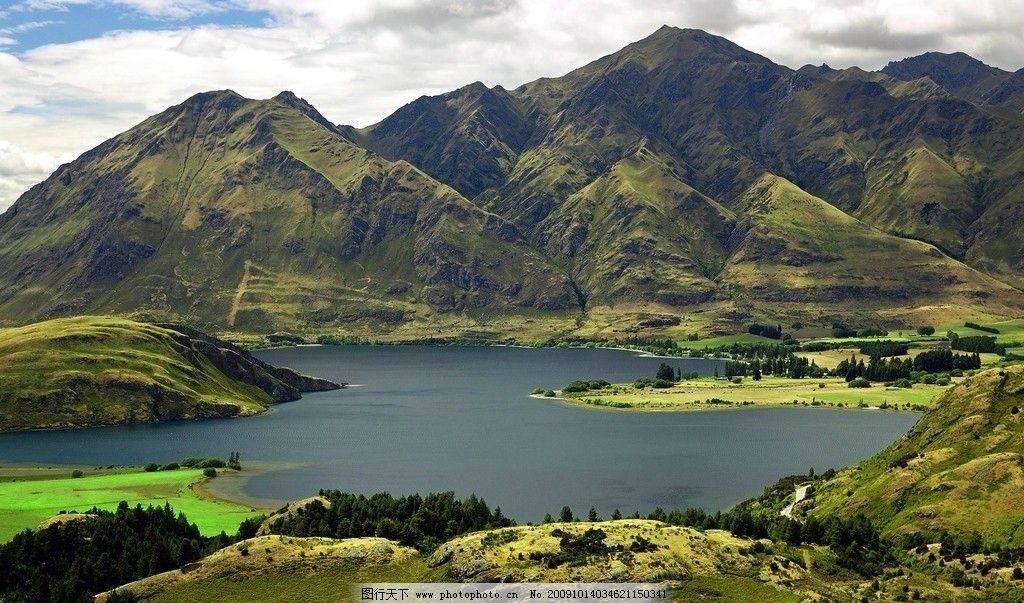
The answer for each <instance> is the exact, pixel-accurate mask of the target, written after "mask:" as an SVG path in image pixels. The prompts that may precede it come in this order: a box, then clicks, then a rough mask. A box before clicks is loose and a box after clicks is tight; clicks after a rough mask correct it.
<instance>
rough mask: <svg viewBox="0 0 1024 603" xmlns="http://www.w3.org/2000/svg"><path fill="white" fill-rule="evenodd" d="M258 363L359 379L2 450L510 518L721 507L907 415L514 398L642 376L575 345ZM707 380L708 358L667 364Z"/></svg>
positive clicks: (6, 445) (356, 353) (650, 368)
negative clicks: (384, 497)
mask: <svg viewBox="0 0 1024 603" xmlns="http://www.w3.org/2000/svg"><path fill="white" fill-rule="evenodd" d="M259 356H260V357H262V358H263V359H265V360H266V361H268V362H270V363H273V364H277V365H283V366H290V367H292V368H295V369H297V370H299V371H302V372H304V373H307V374H311V375H317V376H321V377H327V378H330V379H335V380H338V381H347V382H350V383H353V384H360V386H359V387H351V388H348V389H345V390H341V391H336V392H327V393H320V394H307V395H306V396H305V397H304V398H303V399H302V400H300V401H297V402H290V403H288V404H282V405H280V406H277V407H275V408H274V410H273V411H272V412H270V413H268V414H266V415H262V416H258V417H249V418H242V419H224V420H213V421H204V422H194V423H193V422H185V423H170V424H158V425H132V426H120V427H103V428H95V429H82V430H74V431H62V432H31V433H13V434H0V459H3V460H6V461H25V462H42V463H75V464H86V465H110V464H129V463H145V462H151V461H155V462H169V461H172V460H178V459H180V458H182V457H184V456H203V455H217V456H222V457H227V455H228V453H229V452H230V451H233V450H238V451H240V452H241V453H242V460H243V463H244V461H247V460H264V461H284V462H290V463H295V464H296V465H297V466H294V467H290V468H287V469H283V470H279V471H272V472H269V473H265V474H262V475H258V476H255V477H253V479H252V480H251V481H250V482H249V483H248V485H247V486H246V493H247V494H249V495H251V496H254V497H263V498H275V499H295V498H300V497H303V496H306V495H309V494H311V493H313V492H315V491H316V490H318V489H320V488H338V489H341V490H348V491H354V492H365V493H372V492H377V491H381V490H388V491H390V492H392V493H394V494H404V493H411V492H417V491H418V492H422V493H426V492H430V491H439V490H455V491H456V492H457V493H458V494H459V495H468V494H470V493H473V492H475V493H477V494H479V495H481V496H483V497H484V498H485V499H486V500H487V501H488V502H489V503H490V504H492V505H494V504H498V505H500V506H501V507H502V509H503V510H504V511H505V513H506V515H509V516H512V517H515V518H517V519H518V520H520V521H536V520H539V519H540V518H541V517H542V516H543V515H544V513H547V512H550V513H552V514H557V512H558V510H559V509H560V508H561V507H562V505H565V504H568V505H570V506H572V507H573V509H574V510H576V511H577V512H578V513H583V512H586V510H587V509H589V508H590V507H591V506H592V505H593V506H595V507H597V509H598V511H599V512H601V513H602V514H603V515H607V514H609V513H610V512H611V510H612V509H614V508H620V509H622V511H623V512H625V513H630V512H632V511H634V510H639V511H641V512H647V511H650V510H652V509H653V508H654V507H658V506H661V507H665V508H669V507H683V506H702V507H705V508H707V509H710V510H714V509H723V508H726V507H729V506H730V505H732V504H735V503H736V502H739V501H740V500H743V499H745V498H749V497H751V496H754V495H757V494H759V493H760V492H761V490H762V489H763V488H764V487H765V486H766V485H768V484H771V483H773V482H774V481H775V480H776V479H777V478H779V477H781V476H783V475H788V474H793V473H798V472H800V473H802V472H806V471H807V469H808V468H810V467H814V468H815V469H816V470H817V471H819V472H820V471H823V470H825V469H827V468H829V467H836V468H839V467H842V466H844V465H848V464H850V463H853V462H856V461H858V460H861V459H863V458H866V457H868V456H871V455H872V454H874V453H875V452H877V451H878V450H880V449H881V448H883V447H885V446H886V445H887V444H889V443H890V442H892V441H894V440H895V439H896V438H898V437H899V436H900V435H901V434H903V433H904V432H905V431H906V430H907V429H908V428H909V427H910V426H911V424H913V422H914V421H915V420H916V419H917V415H915V414H896V413H885V412H872V411H852V410H851V411H839V410H827V409H820V408H774V409H760V410H732V411H712V412H655V413H652V412H646V413H644V412H629V411H614V410H597V409H587V408H576V407H570V406H567V405H564V404H562V403H559V402H557V401H551V400H541V399H536V398H531V397H529V396H528V393H529V392H530V390H532V389H533V388H534V387H550V388H557V387H559V386H561V385H564V384H565V383H566V382H568V381H570V380H572V379H576V378H603V379H607V380H609V381H631V380H633V379H635V378H636V377H639V376H653V374H654V371H655V369H656V368H657V366H658V364H659V363H660V362H662V360H661V359H658V358H647V357H640V356H636V355H634V354H631V353H628V352H621V351H613V350H586V349H521V348H502V347H427V346H381V347H374V346H351V347H348V346H341V347H299V348H286V349H279V350H269V351H265V352H260V353H259ZM669 363H670V364H672V365H673V366H679V367H680V368H681V369H682V370H683V372H688V371H697V372H700V373H702V374H711V373H712V372H713V371H714V368H715V366H717V364H716V363H717V361H712V360H670V361H669Z"/></svg>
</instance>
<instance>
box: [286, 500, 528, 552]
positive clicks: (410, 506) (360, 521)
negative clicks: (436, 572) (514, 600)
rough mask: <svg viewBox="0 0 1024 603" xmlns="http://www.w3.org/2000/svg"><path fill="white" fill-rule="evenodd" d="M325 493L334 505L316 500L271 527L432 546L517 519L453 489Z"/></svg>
mask: <svg viewBox="0 0 1024 603" xmlns="http://www.w3.org/2000/svg"><path fill="white" fill-rule="evenodd" d="M320 495H321V496H323V497H325V498H327V500H329V501H330V503H331V506H330V508H328V507H326V506H325V505H323V504H321V503H320V502H319V501H316V502H313V503H312V504H310V505H308V506H307V507H306V508H305V510H304V511H303V512H302V513H301V514H296V515H294V516H291V517H287V518H284V519H281V520H278V521H277V522H276V523H274V524H273V525H272V526H271V531H272V532H273V533H275V534H284V535H288V536H326V537H330V538H354V537H359V536H380V537H382V538H390V539H392V540H397V541H398V542H400V543H402V544H404V545H406V546H413V547H416V548H417V549H419V550H421V551H427V552H430V551H433V550H434V549H435V548H437V547H438V546H439V545H440V544H441V543H442V542H444V541H446V540H449V539H451V538H454V537H455V536H458V535H459V534H465V533H467V532H475V531H477V530H484V529H490V528H502V527H506V526H511V525H514V522H513V521H512V520H510V519H508V518H507V517H505V516H504V515H502V513H501V508H500V507H496V508H495V509H494V511H491V509H490V507H488V506H487V503H486V502H484V500H483V499H481V498H478V497H477V496H475V495H471V496H470V497H469V498H467V499H465V500H458V499H457V498H455V494H454V493H453V492H442V493H439V494H428V495H427V496H420V495H419V494H413V495H410V496H401V497H398V498H395V497H393V496H391V495H390V494H387V493H381V494H374V495H373V496H371V497H369V498H367V497H366V496H363V495H362V494H350V493H347V492H339V491H338V490H321V491H320Z"/></svg>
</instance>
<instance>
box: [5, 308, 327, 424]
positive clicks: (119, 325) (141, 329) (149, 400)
mask: <svg viewBox="0 0 1024 603" xmlns="http://www.w3.org/2000/svg"><path fill="white" fill-rule="evenodd" d="M337 387H338V385H337V384H334V383H331V382H329V381H325V380H322V379H314V378H310V377H304V376H302V375H299V374H298V373H295V372H294V371H291V370H290V369H280V368H276V367H272V366H270V365H268V364H266V363H264V362H262V361H260V360H258V359H257V358H255V357H253V356H252V355H251V354H249V353H247V352H245V351H244V350H241V349H239V348H237V347H235V346H233V345H231V344H229V343H226V342H222V341H219V340H217V339H214V338H212V337H208V336H206V335H203V334H202V333H199V332H197V331H194V330H192V329H187V328H185V327H176V326H173V325H163V326H158V325H153V324H146V323H139V322H135V321H131V320H126V319H120V318H111V317H100V316H86V317H79V318H65V319H56V320H51V321H46V322H41V323H36V324H32V325H29V326H25V327H17V328H8V329H0V430H14V429H32V428H54V427H81V426H87V425H107V424H118V423H147V422H153V421H168V420H175V419H200V418H210V417H227V416H235V415H247V414H255V413H260V412H263V411H265V410H266V409H267V408H268V407H269V406H270V405H271V404H274V403H276V402H285V401H289V400H296V399H298V398H300V397H301V392H304V391H318V390H324V389H335V388H337Z"/></svg>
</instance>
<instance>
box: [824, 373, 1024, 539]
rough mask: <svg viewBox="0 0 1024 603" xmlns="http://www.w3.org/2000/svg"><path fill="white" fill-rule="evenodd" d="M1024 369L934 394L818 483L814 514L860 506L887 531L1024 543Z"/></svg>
mask: <svg viewBox="0 0 1024 603" xmlns="http://www.w3.org/2000/svg"><path fill="white" fill-rule="evenodd" d="M1022 409H1024V369H1022V368H1021V367H1012V368H1008V369H1005V370H1004V369H992V370H989V371H986V372H984V373H981V374H979V375H976V376H974V377H971V378H969V379H968V380H966V381H965V382H964V383H962V384H960V385H957V386H955V387H954V388H952V389H950V390H949V391H947V392H946V393H945V394H942V395H941V396H940V397H939V398H937V399H936V400H935V401H934V402H933V403H932V405H931V407H930V409H929V410H928V411H927V412H926V413H925V414H924V416H922V417H921V420H920V421H918V423H917V424H916V425H915V426H914V427H913V429H911V431H910V432H909V433H908V434H907V435H906V436H904V437H903V438H901V439H900V440H899V441H897V442H896V443H895V444H893V445H892V446H890V447H889V448H887V449H885V450H884V451H882V452H880V453H879V454H878V455H876V456H874V457H872V458H871V459H869V460H867V461H865V462H863V463H860V464H859V465H856V466H854V467H850V468H848V469H845V470H843V471H842V472H840V473H839V475H838V476H836V477H835V479H833V480H831V481H828V482H826V483H825V484H824V485H823V486H821V487H819V488H818V491H817V492H816V493H815V495H814V507H813V510H812V511H811V514H812V515H814V516H817V517H826V516H828V515H831V514H839V515H850V514H853V513H859V512H863V513H865V514H867V515H868V516H869V517H871V518H872V519H873V520H875V521H877V522H878V523H879V525H880V526H882V527H884V529H885V530H886V531H887V532H889V533H894V534H899V533H908V532H921V533H922V534H924V535H925V536H926V537H927V538H932V539H935V538H936V536H937V535H938V534H940V533H941V532H942V531H943V530H946V531H949V532H950V533H952V534H955V535H957V536H959V537H967V536H969V535H970V534H972V533H973V532H978V533H980V535H981V537H982V538H983V540H984V541H985V542H988V543H991V544H999V545H1001V546H1004V547H1005V546H1014V547H1021V546H1024V412H1022Z"/></svg>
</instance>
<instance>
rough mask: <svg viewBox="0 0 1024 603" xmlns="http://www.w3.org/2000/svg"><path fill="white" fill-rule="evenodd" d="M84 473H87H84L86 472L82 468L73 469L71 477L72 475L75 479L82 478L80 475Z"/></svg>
mask: <svg viewBox="0 0 1024 603" xmlns="http://www.w3.org/2000/svg"><path fill="white" fill-rule="evenodd" d="M84 475H85V474H84V473H82V471H81V470H79V469H75V470H74V471H72V472H71V477H72V478H73V479H78V478H80V477H83V476H84Z"/></svg>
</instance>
